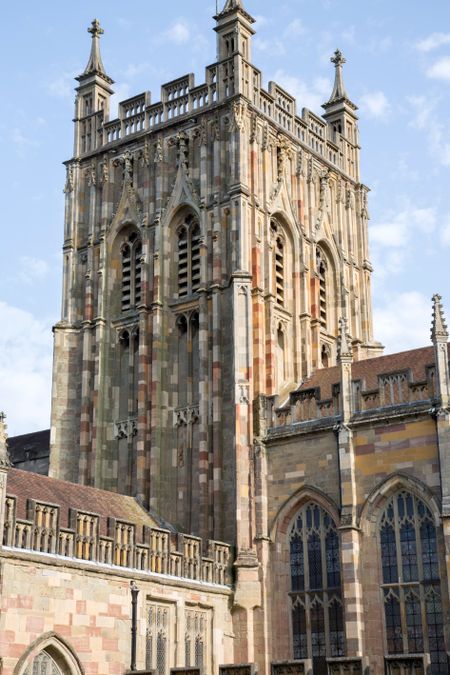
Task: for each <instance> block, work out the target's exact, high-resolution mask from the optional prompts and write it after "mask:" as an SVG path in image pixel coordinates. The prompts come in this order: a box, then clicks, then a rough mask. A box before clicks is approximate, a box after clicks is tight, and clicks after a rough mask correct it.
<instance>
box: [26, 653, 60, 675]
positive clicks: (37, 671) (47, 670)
mask: <svg viewBox="0 0 450 675" xmlns="http://www.w3.org/2000/svg"><path fill="white" fill-rule="evenodd" d="M23 675H63V674H62V671H61V669H60V667H59V666H58V664H57V663H56V661H54V660H53V659H52V657H51V656H50V654H49V653H48V652H47V651H45V650H44V651H42V652H39V654H38V655H37V656H35V657H34V659H33V661H32V662H31V663H30V664H29V665H28V666H27V668H26V669H25V670H24V672H23Z"/></svg>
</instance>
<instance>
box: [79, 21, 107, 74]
mask: <svg viewBox="0 0 450 675" xmlns="http://www.w3.org/2000/svg"><path fill="white" fill-rule="evenodd" d="M87 30H88V33H90V34H91V35H92V45H91V54H90V56H89V61H88V64H87V66H86V68H85V69H84V72H83V75H92V74H97V75H102V76H103V77H104V78H106V79H107V80H109V79H110V78H109V77H108V75H107V74H106V71H105V67H104V65H103V61H102V57H101V54H100V35H103V33H104V32H105V31H104V30H103V28H102V27H101V26H100V21H99V20H98V19H94V20H93V22H92V23H91V25H90V27H89V28H88V29H87Z"/></svg>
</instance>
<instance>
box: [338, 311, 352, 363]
mask: <svg viewBox="0 0 450 675" xmlns="http://www.w3.org/2000/svg"><path fill="white" fill-rule="evenodd" d="M338 350H339V358H340V359H342V358H352V348H351V346H350V343H349V339H348V333H347V319H346V318H344V317H343V316H341V318H340V319H339V341H338Z"/></svg>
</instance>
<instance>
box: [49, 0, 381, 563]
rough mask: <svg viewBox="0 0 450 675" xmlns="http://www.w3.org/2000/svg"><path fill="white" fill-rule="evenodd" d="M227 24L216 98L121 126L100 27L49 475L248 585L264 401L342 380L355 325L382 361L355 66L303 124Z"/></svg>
mask: <svg viewBox="0 0 450 675" xmlns="http://www.w3.org/2000/svg"><path fill="white" fill-rule="evenodd" d="M215 20H216V27H215V30H216V33H217V61H216V62H215V63H213V64H212V65H209V66H207V67H206V74H205V82H204V83H202V84H196V83H195V82H194V76H193V75H192V74H187V75H185V76H182V77H179V78H178V79H176V80H173V81H172V82H169V83H167V84H164V85H162V87H161V96H160V99H159V100H157V101H156V102H154V103H152V101H151V95H150V93H149V92H144V93H142V94H139V95H136V96H133V97H132V98H130V99H128V100H126V101H122V102H121V103H120V104H119V112H118V118H117V119H113V120H110V119H109V97H110V95H111V93H112V90H111V85H112V84H113V81H112V79H111V78H110V77H109V76H108V75H107V74H106V71H105V69H104V66H103V63H102V60H101V56H100V48H99V39H100V35H101V33H103V31H102V29H101V28H100V25H99V23H98V21H94V22H93V23H92V27H91V28H90V29H89V31H90V33H91V35H92V50H91V56H90V59H89V63H88V66H87V67H86V70H85V71H84V73H83V74H82V75H80V76H79V78H78V81H79V86H78V88H77V102H76V115H75V146H74V157H73V158H72V159H71V160H69V161H68V162H67V163H66V165H67V181H66V187H65V193H66V222H65V238H64V248H63V256H64V287H63V305H62V307H63V308H62V318H61V321H60V322H58V324H57V325H56V326H55V329H54V333H55V352H54V354H55V355H54V376H53V407H52V410H53V412H52V450H51V467H50V471H51V475H53V476H56V477H58V478H64V479H67V480H71V481H76V482H80V483H83V484H87V485H95V486H98V487H102V488H105V489H109V490H115V491H120V492H123V493H126V494H132V495H135V496H137V497H139V498H140V499H141V500H142V502H143V504H145V505H146V506H148V507H150V508H153V509H155V510H156V511H158V512H159V513H160V514H161V515H162V516H163V517H164V518H165V519H166V520H168V521H170V522H172V523H174V524H175V525H177V526H179V527H180V529H182V530H183V531H190V532H192V533H194V534H198V535H201V536H204V537H213V538H215V539H222V540H226V541H231V542H235V543H237V546H238V551H239V552H240V555H241V558H240V559H241V560H244V558H245V556H246V555H247V558H248V559H247V562H245V560H244V562H243V565H244V566H245V565H248V566H249V567H251V565H252V562H251V560H252V553H251V551H252V550H253V546H254V537H255V522H256V515H255V513H256V508H260V506H261V505H258V506H257V507H255V504H254V501H253V493H254V473H253V462H254V446H255V443H256V444H257V442H258V439H260V438H262V437H264V434H265V432H266V429H267V423H266V421H265V420H266V414H265V411H266V407H267V402H268V400H273V398H274V397H276V399H275V400H276V401H278V402H279V404H281V403H283V402H284V401H285V400H286V399H287V397H288V396H289V392H290V391H292V390H294V389H295V388H296V387H298V386H299V384H300V383H301V382H303V381H304V380H305V379H306V378H308V377H309V376H310V375H311V374H312V373H313V371H315V370H317V369H319V368H324V367H328V366H331V365H335V364H336V362H337V344H338V334H339V324H338V319H339V318H340V317H341V316H342V317H344V318H345V319H346V320H347V325H348V332H349V334H350V338H349V339H350V347H351V350H352V355H353V359H354V360H359V359H364V358H367V357H369V356H375V355H378V354H380V353H381V349H382V348H381V345H379V343H376V342H374V340H373V335H372V310H371V291H370V275H371V266H370V262H369V256H368V238H367V223H368V212H367V193H368V189H367V188H366V187H365V186H364V185H363V184H362V183H360V178H359V145H358V132H357V118H356V115H355V111H356V106H355V105H354V104H353V103H351V101H350V100H349V99H348V96H347V94H346V93H345V89H344V85H343V80H342V64H343V63H344V59H343V57H342V55H341V54H340V52H336V54H335V56H334V59H333V62H334V64H335V66H336V84H335V87H334V90H333V93H332V96H331V98H330V100H329V101H328V102H327V103H326V104H325V105H324V108H325V115H324V116H323V117H319V116H317V115H316V114H314V113H313V112H311V111H309V110H305V109H304V110H303V111H302V114H301V116H299V115H298V114H297V110H296V101H295V98H294V97H293V96H291V95H290V94H289V93H288V92H286V91H284V90H283V89H282V88H281V87H280V86H279V85H277V84H276V83H274V82H270V83H269V86H268V89H267V90H266V89H264V88H263V87H262V82H261V72H260V71H259V70H258V69H257V68H256V67H255V66H254V65H253V62H252V36H253V34H254V30H253V25H254V19H253V18H252V17H251V16H250V14H249V13H248V12H247V11H246V9H245V8H244V7H243V4H242V2H241V0H227V2H226V4H225V7H224V8H223V10H222V11H221V12H220V13H219V14H218V15H217V16H216V17H215ZM261 508H262V507H261ZM249 552H250V553H249ZM238 559H239V558H238ZM249 561H250V562H249Z"/></svg>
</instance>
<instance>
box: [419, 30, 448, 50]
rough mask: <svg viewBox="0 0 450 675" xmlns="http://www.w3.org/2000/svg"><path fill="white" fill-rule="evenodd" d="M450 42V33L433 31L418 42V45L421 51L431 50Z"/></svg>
mask: <svg viewBox="0 0 450 675" xmlns="http://www.w3.org/2000/svg"><path fill="white" fill-rule="evenodd" d="M449 43H450V33H431V35H428V37H426V38H423V40H419V42H417V44H416V47H417V49H418V50H419V51H420V52H431V51H432V50H433V49H438V48H439V47H442V45H447V44H449Z"/></svg>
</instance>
